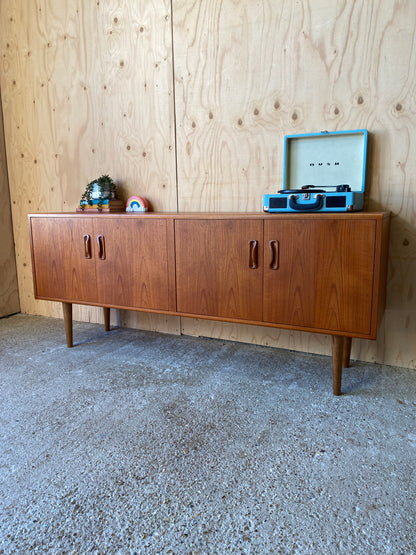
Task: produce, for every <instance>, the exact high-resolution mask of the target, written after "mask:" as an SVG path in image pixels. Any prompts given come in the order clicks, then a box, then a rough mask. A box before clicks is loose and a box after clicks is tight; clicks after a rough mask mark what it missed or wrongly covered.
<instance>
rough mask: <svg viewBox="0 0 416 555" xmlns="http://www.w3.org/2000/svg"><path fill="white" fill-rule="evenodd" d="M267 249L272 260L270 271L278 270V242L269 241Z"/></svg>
mask: <svg viewBox="0 0 416 555" xmlns="http://www.w3.org/2000/svg"><path fill="white" fill-rule="evenodd" d="M269 247H270V250H271V254H272V259H271V262H270V266H269V267H270V269H271V270H278V269H279V241H276V240H275V239H272V240H271V241H269Z"/></svg>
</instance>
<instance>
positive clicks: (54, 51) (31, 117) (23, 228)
mask: <svg viewBox="0 0 416 555" xmlns="http://www.w3.org/2000/svg"><path fill="white" fill-rule="evenodd" d="M0 31H1V33H0V35H1V37H2V40H1V45H0V49H1V50H0V55H1V86H2V90H3V91H4V97H3V106H4V111H5V113H6V118H5V130H6V140H7V145H8V161H9V178H10V189H11V197H12V207H13V217H14V222H15V236H16V250H17V263H18V270H19V280H20V292H21V298H22V310H23V311H24V312H29V313H41V314H46V315H54V316H55V315H56V314H57V313H58V314H59V313H60V308H59V307H53V306H52V305H48V304H44V303H41V302H35V301H34V299H33V287H32V282H31V275H30V274H31V272H30V259H29V242H28V227H27V218H26V214H27V213H28V212H34V211H40V212H42V211H62V210H63V211H72V210H75V207H76V204H77V203H78V201H79V199H80V196H81V194H82V192H83V190H84V188H85V186H86V184H87V183H88V182H89V181H90V180H92V179H93V178H94V177H97V176H98V175H101V174H103V173H109V174H110V175H111V176H112V177H113V178H114V179H115V180H116V181H117V182H118V184H119V185H120V191H121V196H122V198H124V199H127V198H128V197H129V196H130V195H132V194H140V195H143V196H145V197H147V198H148V199H149V200H150V202H151V204H152V207H153V208H154V209H157V210H175V209H176V183H175V142H174V139H175V137H174V125H173V121H174V119H173V114H174V112H173V80H172V61H171V58H172V53H171V50H172V45H171V10H170V1H169V0H150V1H149V0H134V1H133V0H128V1H126V2H123V3H120V2H118V1H116V0H109V1H106V2H81V1H80V0H69V1H68V0H33V2H30V3H29V4H28V3H26V2H20V1H18V2H15V1H12V0H5V1H2V2H1V5H0ZM85 310H86V309H85V308H80V309H79V310H74V318H77V317H79V316H80V317H85V318H86V319H89V318H90V317H91V311H90V310H88V314H86V313H85ZM94 310H95V309H94ZM95 317H96V318H97V319H100V318H101V312H100V311H99V310H97V311H96V316H95ZM95 317H94V318H95Z"/></svg>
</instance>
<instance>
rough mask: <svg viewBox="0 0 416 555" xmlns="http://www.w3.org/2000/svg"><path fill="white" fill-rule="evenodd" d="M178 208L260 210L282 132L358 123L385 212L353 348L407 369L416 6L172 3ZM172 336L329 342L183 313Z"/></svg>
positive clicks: (386, 0) (415, 171) (277, 173)
mask: <svg viewBox="0 0 416 555" xmlns="http://www.w3.org/2000/svg"><path fill="white" fill-rule="evenodd" d="M173 5H174V10H173V15H174V52H175V83H176V121H177V140H178V198H179V208H180V210H235V211H241V210H259V211H260V210H261V202H262V194H263V193H265V192H270V193H271V192H274V191H276V190H278V189H280V188H281V183H282V173H283V171H282V170H283V152H282V147H283V137H284V135H286V134H292V133H304V132H306V133H310V132H319V131H321V130H323V129H326V130H328V131H336V130H342V129H359V128H367V129H369V130H370V132H371V143H370V161H369V166H368V175H369V179H368V187H369V192H368V199H367V207H368V208H369V209H383V210H390V211H391V212H392V215H393V220H392V236H391V249H390V266H389V282H388V297H387V311H386V316H385V320H384V323H383V326H382V329H381V330H380V335H379V339H378V340H377V342H368V341H361V342H360V341H355V343H354V347H353V353H352V354H353V357H357V358H360V359H363V360H372V361H378V362H386V363H388V364H399V365H403V366H409V367H412V368H414V367H416V342H415V341H414V338H415V336H416V292H415V291H414V276H415V275H416V230H415V223H416V222H415V215H416V214H415V210H416V204H415V195H416V182H415V175H416V96H415V95H416V88H415V83H416V44H415V37H416V3H415V2H413V1H411V0H408V1H403V2H394V1H391V0H372V1H369V0H359V1H354V2H335V1H334V2H328V1H327V0H314V1H313V2H310V1H307V0H302V1H296V2H294V1H293V0H278V1H274V2H251V1H249V0H246V1H239V2H233V1H215V0H212V1H209V2H193V3H190V2H187V1H186V0H175V1H174V4H173ZM182 330H183V332H184V333H194V334H201V335H207V336H211V335H215V336H216V337H225V338H228V337H232V338H234V339H237V340H242V341H252V342H255V343H263V344H266V345H277V346H281V347H287V348H290V349H299V350H303V351H313V352H319V353H327V352H329V339H328V338H326V337H323V336H318V335H310V334H306V333H294V332H287V331H281V330H270V329H269V330H267V329H264V328H256V327H250V326H239V325H232V324H214V323H212V322H206V321H203V320H201V321H197V320H185V319H184V320H183V321H182Z"/></svg>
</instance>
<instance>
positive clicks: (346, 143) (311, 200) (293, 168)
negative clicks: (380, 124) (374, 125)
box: [263, 129, 368, 212]
mask: <svg viewBox="0 0 416 555" xmlns="http://www.w3.org/2000/svg"><path fill="white" fill-rule="evenodd" d="M367 139H368V131H367V130H366V129H358V130H354V131H336V132H332V133H329V132H327V131H322V132H321V133H311V134H305V135H286V137H285V138H284V167H283V188H282V189H281V190H280V191H278V192H277V193H275V194H266V195H264V198H263V210H264V211H265V212H354V211H359V210H362V209H363V205H364V190H365V169H366V159H367Z"/></svg>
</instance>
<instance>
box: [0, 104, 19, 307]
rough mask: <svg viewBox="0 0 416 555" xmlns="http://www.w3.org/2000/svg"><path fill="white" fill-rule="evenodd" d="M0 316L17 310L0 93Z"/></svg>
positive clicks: (17, 294)
mask: <svg viewBox="0 0 416 555" xmlns="http://www.w3.org/2000/svg"><path fill="white" fill-rule="evenodd" d="M0 199H1V203H0V318H1V317H2V316H8V315H9V314H14V313H16V312H19V310H20V304H19V289H18V284H17V271H16V257H15V250H14V239H13V227H12V214H11V210H10V194H9V180H8V176H7V164H6V147H5V143H4V132H3V112H2V109H1V94H0Z"/></svg>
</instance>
